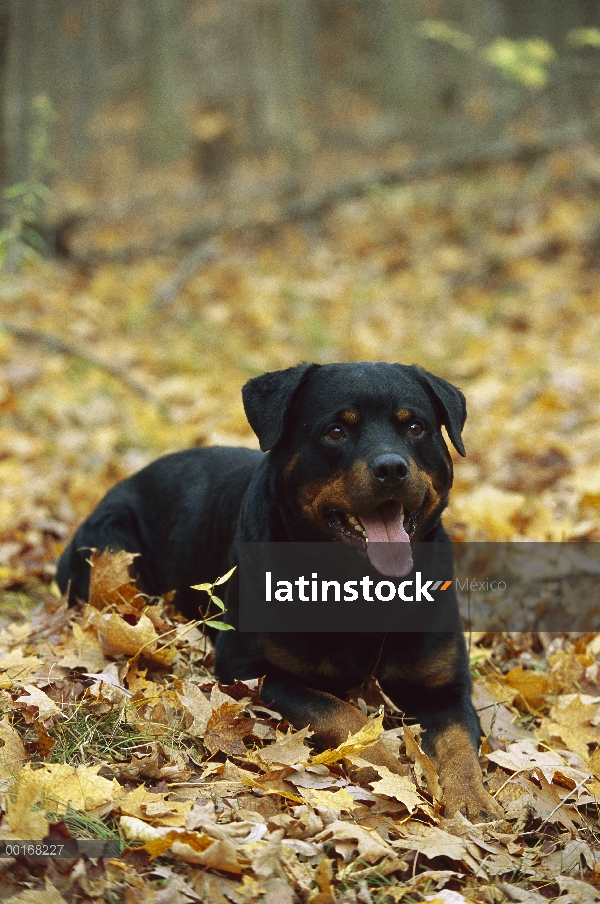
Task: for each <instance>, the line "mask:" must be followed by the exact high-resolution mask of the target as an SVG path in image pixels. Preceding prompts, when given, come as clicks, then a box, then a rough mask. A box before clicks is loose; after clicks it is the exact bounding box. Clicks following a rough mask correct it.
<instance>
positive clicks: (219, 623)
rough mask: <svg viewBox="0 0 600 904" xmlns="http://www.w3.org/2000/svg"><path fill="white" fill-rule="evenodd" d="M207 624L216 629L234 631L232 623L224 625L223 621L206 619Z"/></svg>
mask: <svg viewBox="0 0 600 904" xmlns="http://www.w3.org/2000/svg"><path fill="white" fill-rule="evenodd" d="M206 624H207V625H210V627H211V628H216V629H217V631H235V628H234V627H233V625H226V624H225V622H224V621H211V620H210V619H207V621H206Z"/></svg>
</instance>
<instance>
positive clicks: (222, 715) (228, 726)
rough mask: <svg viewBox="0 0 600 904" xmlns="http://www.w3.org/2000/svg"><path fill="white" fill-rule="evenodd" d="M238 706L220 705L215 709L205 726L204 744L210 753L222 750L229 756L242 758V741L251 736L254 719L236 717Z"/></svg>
mask: <svg viewBox="0 0 600 904" xmlns="http://www.w3.org/2000/svg"><path fill="white" fill-rule="evenodd" d="M238 712H239V706H238V705H236V704H235V703H222V704H221V706H219V708H218V709H216V710H215V711H214V712H213V714H212V716H211V717H210V719H209V720H208V724H207V726H206V733H205V735H204V744H205V745H206V747H208V749H209V750H210V752H211V753H216V752H217V751H218V750H222V751H223V753H226V754H228V755H229V756H243V755H244V754H245V753H246V747H245V746H244V744H243V743H242V739H243V738H246V737H247V736H248V735H249V734H252V729H253V727H254V723H255V721H256V719H248V718H246V717H243V716H238Z"/></svg>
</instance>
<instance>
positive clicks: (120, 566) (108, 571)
mask: <svg viewBox="0 0 600 904" xmlns="http://www.w3.org/2000/svg"><path fill="white" fill-rule="evenodd" d="M138 555H139V553H130V552H125V551H124V550H120V551H119V552H110V551H109V550H108V549H105V550H104V551H103V552H101V553H100V554H98V550H96V549H94V550H91V552H90V564H91V566H92V567H91V569H90V592H89V597H88V601H89V604H90V606H94V608H95V609H105V608H106V606H110V605H111V604H114V603H119V602H122V601H123V599H127V600H129V599H131V598H132V591H131V588H128V589H127V590H125V587H127V585H131V584H132V581H131V566H132V564H133V561H134V559H136V558H137V556H138ZM119 591H121V592H119ZM138 593H139V591H138V590H137V588H136V587H135V586H133V596H135V595H137V594H138Z"/></svg>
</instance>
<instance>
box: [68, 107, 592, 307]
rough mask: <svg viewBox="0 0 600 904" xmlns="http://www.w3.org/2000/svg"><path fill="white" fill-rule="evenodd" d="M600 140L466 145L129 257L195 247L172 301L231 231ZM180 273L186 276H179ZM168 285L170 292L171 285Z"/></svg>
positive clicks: (566, 130) (583, 125)
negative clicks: (215, 240)
mask: <svg viewBox="0 0 600 904" xmlns="http://www.w3.org/2000/svg"><path fill="white" fill-rule="evenodd" d="M599 135H600V125H599V124H597V123H593V122H580V123H575V124H571V125H567V126H561V127H557V128H555V129H550V130H548V131H547V132H545V133H543V134H542V136H541V137H540V138H539V139H538V140H534V141H527V140H517V139H514V138H498V139H496V140H494V141H488V142H481V141H479V142H476V143H473V142H471V143H469V142H466V143H464V144H462V145H460V146H459V147H453V148H450V149H448V150H445V151H442V152H439V151H436V152H434V153H431V154H423V155H422V156H420V157H419V158H418V159H416V160H414V161H412V162H411V163H408V164H406V166H403V167H400V168H399V169H382V170H373V171H370V172H368V173H365V174H364V175H362V176H359V177H357V178H352V179H347V180H345V181H343V182H339V183H337V184H336V185H334V186H332V187H331V188H330V189H328V190H325V191H321V192H319V193H318V194H311V195H305V196H302V197H298V198H293V199H291V200H287V201H282V202H277V201H273V202H268V203H266V204H265V205H264V206H263V207H262V208H259V209H258V210H256V209H252V210H251V211H248V212H246V211H239V210H238V211H233V212H231V213H229V214H222V215H219V216H217V217H213V218H211V219H208V220H207V219H203V220H196V221H194V222H191V223H189V224H188V225H187V226H186V227H184V228H183V229H181V230H179V231H178V232H177V233H175V235H171V236H169V237H168V238H165V239H163V240H161V241H160V242H154V243H152V244H149V245H147V246H146V247H138V248H135V249H134V248H131V249H130V250H129V253H130V254H135V255H137V256H144V255H149V256H152V255H155V254H163V253H167V252H169V251H172V250H173V248H174V247H176V246H188V247H189V246H192V248H191V251H189V253H188V254H187V255H186V257H185V258H184V260H183V262H182V263H181V264H180V267H179V269H178V271H177V274H176V276H175V277H174V278H173V280H172V284H173V285H174V286H176V289H175V292H174V294H173V293H171V294H170V295H169V291H170V288H168V290H167V292H166V295H167V301H168V300H172V298H173V297H174V296H175V295H176V294H177V292H179V291H180V290H181V288H182V287H183V285H184V284H185V282H187V280H188V279H189V278H190V277H191V276H192V275H193V273H194V272H195V270H196V269H197V267H196V268H194V260H196V259H198V260H199V261H200V264H199V266H201V264H202V263H203V262H204V259H205V258H204V254H203V247H205V245H204V243H206V240H207V239H209V238H210V237H211V236H214V235H217V234H218V233H222V232H227V233H229V234H230V235H234V236H235V235H243V234H245V233H247V232H249V231H252V230H256V229H259V230H261V229H263V230H271V229H274V228H276V227H277V226H281V225H283V224H284V223H287V222H291V221H294V220H306V219H312V218H315V217H318V216H320V215H321V214H323V213H324V212H325V211H326V210H328V209H329V208H331V207H333V206H334V205H335V204H339V203H340V202H343V201H348V200H350V199H352V198H356V197H359V196H361V195H364V194H366V193H368V192H369V191H371V190H372V189H373V188H374V187H375V186H391V185H395V184H398V183H401V182H409V181H412V180H414V179H421V178H425V177H427V176H435V175H439V174H440V173H443V172H448V171H460V170H464V169H470V168H471V167H475V166H484V165H488V164H491V163H495V162H500V161H503V160H515V159H519V158H524V157H526V158H532V157H537V156H540V155H541V154H545V153H547V152H548V151H551V150H553V149H555V148H558V147H561V146H563V145H565V144H572V143H573V142H575V141H585V140H589V139H592V138H597V137H598V136H599ZM126 254H127V249H123V248H117V249H115V250H114V251H112V252H101V251H96V250H91V251H87V252H85V253H83V254H77V253H76V252H72V253H71V257H72V258H73V259H74V260H75V261H76V262H77V263H80V264H84V265H93V264H95V263H98V262H99V261H101V260H112V259H118V260H123V257H124V256H125V255H126ZM178 274H180V276H179V277H178ZM166 285H167V287H170V284H169V283H167V284H166ZM164 291H165V290H164V289H163V292H164ZM157 304H158V306H159V307H160V306H161V301H160V290H159V299H158V301H157Z"/></svg>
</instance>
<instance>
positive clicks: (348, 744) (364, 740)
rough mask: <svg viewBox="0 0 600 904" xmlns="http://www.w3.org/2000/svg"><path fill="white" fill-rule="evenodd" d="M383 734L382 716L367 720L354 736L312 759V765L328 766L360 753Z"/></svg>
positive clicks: (351, 735) (349, 736)
mask: <svg viewBox="0 0 600 904" xmlns="http://www.w3.org/2000/svg"><path fill="white" fill-rule="evenodd" d="M382 732H383V715H379V716H377V717H376V718H375V719H369V720H368V721H367V722H366V723H365V724H364V725H363V727H362V728H361V729H359V731H357V732H356V733H355V734H349V735H348V739H347V740H346V741H344V742H343V743H342V744H340V745H339V747H336V748H335V749H333V750H324V751H323V753H319V754H317V755H316V756H313V757H312V760H311V762H312V763H315V764H316V763H322V764H323V765H325V766H328V765H329V764H330V763H335V762H337V761H338V760H342V759H344V758H347V757H350V756H353V755H355V754H358V753H360V752H361V751H362V750H365V748H367V747H370V746H371V745H372V744H374V743H375V742H376V741H377V740H378V739H379V737H380V735H381V733H382Z"/></svg>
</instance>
